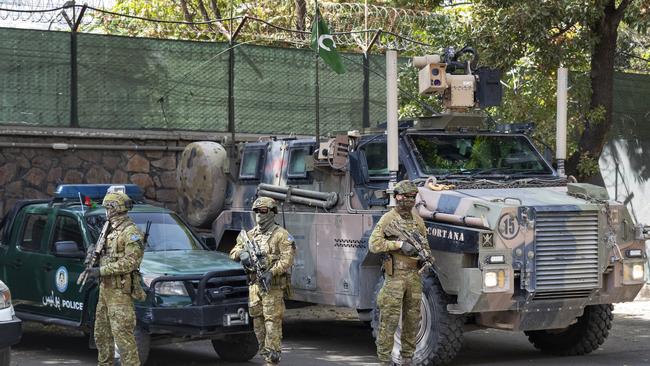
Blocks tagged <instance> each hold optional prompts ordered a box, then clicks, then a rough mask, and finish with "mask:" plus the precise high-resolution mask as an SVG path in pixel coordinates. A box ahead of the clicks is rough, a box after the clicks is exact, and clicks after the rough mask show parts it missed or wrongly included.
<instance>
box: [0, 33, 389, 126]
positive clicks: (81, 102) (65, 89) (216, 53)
mask: <svg viewBox="0 0 650 366" xmlns="http://www.w3.org/2000/svg"><path fill="white" fill-rule="evenodd" d="M0 37H2V39H3V46H2V47H0V80H1V81H0V83H2V84H0V85H2V90H0V98H1V99H0V101H1V102H2V104H1V105H0V108H1V109H0V124H2V123H5V124H9V123H11V124H15V123H29V124H34V125H41V126H69V125H70V34H69V33H65V32H47V31H33V30H21V29H6V28H5V29H3V28H0ZM227 47H228V45H227V44H224V43H207V42H188V41H173V40H159V39H146V38H129V37H119V36H105V35H95V34H78V36H77V64H78V67H77V68H78V98H77V101H78V119H79V125H80V127H85V128H115V129H139V128H149V129H181V130H207V131H226V130H227V126H228V58H229V52H228V51H227ZM234 55H235V67H234V102H235V128H236V131H237V132H247V133H289V132H293V133H296V134H312V133H314V132H315V118H316V113H315V77H316V71H315V57H314V53H313V52H312V51H310V50H306V49H287V48H273V47H262V46H253V45H240V46H237V47H236V48H235V51H234ZM343 62H344V64H345V67H346V69H347V72H346V73H345V74H343V75H338V74H336V73H334V72H333V71H331V69H330V68H329V67H328V66H327V65H325V64H324V63H323V62H322V61H320V62H319V65H320V67H319V80H320V98H319V101H320V121H321V134H323V135H324V134H326V133H328V132H332V131H340V130H349V129H358V128H361V126H362V123H363V61H362V56H361V55H359V54H345V55H343ZM370 67H371V68H372V69H373V71H374V72H371V73H370V84H369V85H370V111H369V114H370V124H371V125H375V124H376V123H378V122H382V121H384V120H385V118H386V117H385V104H386V103H385V93H386V91H385V85H386V84H385V81H384V79H383V75H384V72H385V71H384V57H383V56H381V55H375V56H371V62H370ZM376 73H378V74H380V75H381V76H378V75H376Z"/></svg>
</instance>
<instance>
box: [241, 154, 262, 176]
mask: <svg viewBox="0 0 650 366" xmlns="http://www.w3.org/2000/svg"><path fill="white" fill-rule="evenodd" d="M265 150H266V149H265V148H264V147H254V148H246V149H244V153H243V154H242V160H241V167H240V168H239V179H260V176H261V169H262V166H263V163H264V151H265Z"/></svg>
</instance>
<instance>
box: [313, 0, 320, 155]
mask: <svg viewBox="0 0 650 366" xmlns="http://www.w3.org/2000/svg"><path fill="white" fill-rule="evenodd" d="M314 8H315V10H314V21H315V22H316V23H315V24H316V57H315V60H316V61H315V64H316V86H315V88H316V91H315V95H316V103H315V104H316V131H315V132H316V133H315V135H316V146H317V147H318V144H319V143H320V86H319V84H318V82H319V80H318V54H319V51H320V45H319V44H318V38H319V37H320V35H319V34H318V31H319V29H318V24H319V23H318V22H319V19H318V0H314Z"/></svg>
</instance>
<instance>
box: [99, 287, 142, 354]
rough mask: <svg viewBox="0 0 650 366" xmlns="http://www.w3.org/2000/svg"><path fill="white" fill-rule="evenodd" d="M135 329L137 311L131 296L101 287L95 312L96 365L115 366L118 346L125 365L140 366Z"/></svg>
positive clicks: (120, 291)
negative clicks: (114, 360) (115, 354)
mask: <svg viewBox="0 0 650 366" xmlns="http://www.w3.org/2000/svg"><path fill="white" fill-rule="evenodd" d="M134 329H135V310H134V308H133V300H132V299H131V295H129V294H124V293H122V290H120V289H114V288H110V287H108V286H105V285H104V284H102V285H101V287H100V291H99V300H98V301H97V311H96V312H95V344H97V364H98V365H100V366H113V359H114V353H115V344H117V348H118V349H119V351H120V359H121V364H122V365H124V366H132V365H136V366H137V365H140V358H139V357H138V348H137V346H136V343H135V336H134V335H133V331H134Z"/></svg>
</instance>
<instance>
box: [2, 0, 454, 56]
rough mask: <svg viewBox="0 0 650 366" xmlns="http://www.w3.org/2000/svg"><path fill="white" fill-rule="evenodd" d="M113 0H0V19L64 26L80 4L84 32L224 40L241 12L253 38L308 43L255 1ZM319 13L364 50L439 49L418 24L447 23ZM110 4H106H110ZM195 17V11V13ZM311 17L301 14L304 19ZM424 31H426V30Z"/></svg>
mask: <svg viewBox="0 0 650 366" xmlns="http://www.w3.org/2000/svg"><path fill="white" fill-rule="evenodd" d="M113 5H115V1H114V0H90V1H86V2H85V3H84V5H81V4H79V3H75V2H74V1H67V2H63V1H61V0H58V1H57V0H22V1H20V0H10V1H0V20H10V21H14V22H28V23H29V22H31V23H41V24H48V29H51V28H54V29H57V30H67V29H69V28H68V21H69V20H70V19H71V18H72V17H73V16H78V14H79V13H80V9H81V8H82V7H84V8H85V12H84V13H83V16H82V18H81V19H80V20H79V24H80V25H81V26H82V27H83V28H82V30H83V31H84V32H87V33H103V34H109V35H125V36H132V37H134V36H135V37H151V38H175V39H183V40H204V41H224V40H228V38H229V35H230V34H232V32H233V30H234V29H236V28H237V26H238V25H239V23H240V22H241V21H242V20H243V19H244V17H246V24H245V26H244V28H243V30H242V32H241V34H242V37H247V38H251V39H252V38H254V39H257V40H259V43H260V44H267V45H277V44H280V45H291V46H293V47H298V48H300V47H308V46H309V44H308V42H306V41H308V40H309V37H310V29H307V30H299V29H295V28H294V24H293V23H294V22H295V18H294V15H293V14H273V15H272V17H270V19H263V15H264V14H257V12H256V10H259V9H256V8H254V6H252V5H250V4H246V5H243V6H241V7H239V8H237V9H236V11H232V10H231V13H233V12H234V13H235V14H232V15H231V17H228V18H225V17H224V18H221V19H204V20H203V21H201V20H194V19H192V20H191V21H189V20H188V19H185V16H184V15H183V11H182V9H181V8H180V5H179V4H178V3H173V4H171V5H172V6H177V7H178V9H177V10H178V11H177V12H174V13H173V14H172V15H170V14H169V13H166V14H162V13H161V12H156V10H160V9H159V8H156V7H153V8H151V9H149V10H150V11H149V12H148V13H147V14H141V13H138V12H137V11H134V10H129V11H128V12H125V11H124V10H120V11H115V10H113ZM319 8H320V9H321V13H322V16H323V17H324V18H325V19H326V21H327V23H328V24H329V25H330V28H331V29H332V30H333V32H332V35H333V37H334V38H335V40H336V43H337V45H339V47H341V46H343V47H345V48H348V49H351V48H352V49H355V48H358V49H361V51H365V50H366V48H367V47H368V45H369V42H370V40H371V39H373V37H375V36H377V37H376V39H375V47H377V48H378V49H396V50H399V51H407V52H408V51H410V52H418V53H422V52H432V50H435V51H439V49H440V47H437V46H435V45H433V44H430V43H429V42H430V40H429V39H426V38H427V37H423V34H422V33H423V30H425V31H427V30H431V29H433V28H435V27H437V26H444V24H449V23H450V22H451V21H452V20H451V19H450V18H449V16H447V15H440V14H437V13H433V12H428V11H422V10H411V9H403V8H393V7H387V6H379V5H367V6H366V5H364V4H357V3H332V2H321V3H319ZM109 9H111V10H109ZM306 13H307V14H314V8H313V4H312V3H309V4H307V9H306ZM196 16H197V17H199V15H198V14H197V15H196ZM309 18H310V17H308V16H307V17H305V19H304V20H305V22H307V21H309V20H310V19H309ZM425 33H426V32H425Z"/></svg>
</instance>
